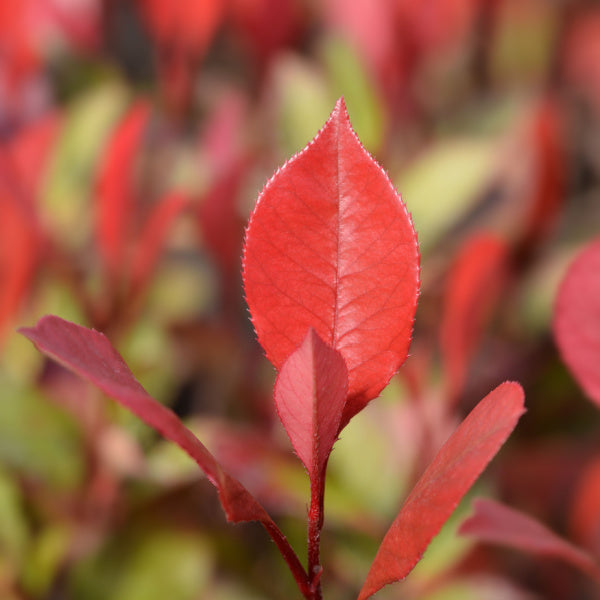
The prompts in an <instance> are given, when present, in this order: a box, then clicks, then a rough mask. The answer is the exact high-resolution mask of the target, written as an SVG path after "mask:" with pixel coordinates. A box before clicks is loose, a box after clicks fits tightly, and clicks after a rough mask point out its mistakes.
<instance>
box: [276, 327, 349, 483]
mask: <svg viewBox="0 0 600 600" xmlns="http://www.w3.org/2000/svg"><path fill="white" fill-rule="evenodd" d="M347 392H348V371H347V369H346V364H345V362H344V359H343V357H342V355H341V354H340V353H339V352H338V351H337V350H334V349H333V348H330V347H329V346H327V344H325V342H323V340H322V339H321V338H320V337H319V335H318V334H317V333H316V332H315V330H314V329H310V330H309V331H308V332H307V334H306V337H305V338H304V340H303V341H302V344H301V345H300V347H299V348H298V349H297V350H296V351H295V352H293V353H292V354H291V355H290V356H289V358H288V359H287V360H286V361H285V362H284V363H283V365H282V367H281V371H280V372H279V376H278V377H277V381H276V383H275V405H276V406H277V412H278V413H279V418H280V419H281V422H282V423H283V426H284V427H285V430H286V431H287V434H288V436H289V437H290V440H291V442H292V445H293V446H294V450H296V454H297V455H298V458H300V460H301V461H302V462H303V463H304V466H305V467H306V470H307V471H308V473H309V475H310V478H311V481H316V480H317V479H318V478H319V477H321V476H322V475H323V474H324V469H325V466H326V465H327V459H328V458H329V454H330V453H331V449H332V448H333V444H334V442H335V440H336V439H337V435H338V431H339V428H340V422H341V420H342V411H343V409H344V404H345V403H346V396H347Z"/></svg>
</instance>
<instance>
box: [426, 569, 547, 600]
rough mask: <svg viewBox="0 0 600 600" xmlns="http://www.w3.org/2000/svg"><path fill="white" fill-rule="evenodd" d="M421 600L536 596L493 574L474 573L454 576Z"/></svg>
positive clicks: (505, 599)
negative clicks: (467, 575)
mask: <svg viewBox="0 0 600 600" xmlns="http://www.w3.org/2000/svg"><path fill="white" fill-rule="evenodd" d="M420 598H421V600H482V598H485V600H536V598H538V596H534V595H532V594H529V593H528V592H526V591H525V590H522V589H519V588H517V587H516V586H515V585H513V584H512V583H511V582H509V581H507V580H505V579H500V578H499V577H493V576H482V575H475V576H473V577H468V578H467V577H464V578H456V579H454V580H453V581H451V582H449V583H448V584H446V585H442V586H441V589H438V590H436V591H434V592H432V593H429V594H428V593H426V594H425V595H424V596H420Z"/></svg>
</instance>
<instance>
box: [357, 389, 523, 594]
mask: <svg viewBox="0 0 600 600" xmlns="http://www.w3.org/2000/svg"><path fill="white" fill-rule="evenodd" d="M523 400H524V396H523V390H522V388H521V386H520V385H519V384H518V383H513V382H506V383H503V384H501V385H500V386H498V387H497V388H496V389H495V390H493V391H492V392H490V393H489V394H488V395H487V396H486V397H485V398H484V399H483V400H482V401H481V402H480V403H479V404H478V405H477V406H476V407H475V408H474V409H473V410H472V411H471V413H470V414H469V415H468V416H467V418H466V419H465V420H464V421H463V422H462V423H461V424H460V425H459V427H458V428H457V429H456V431H455V432H454V433H453V434H452V435H451V436H450V438H449V439H448V441H447V442H446V443H445V444H444V446H443V447H442V448H441V450H440V451H439V452H438V454H437V456H436V457H435V458H434V459H433V461H432V463H431V464H430V465H429V467H427V469H426V470H425V472H424V473H423V475H422V476H421V478H420V479H419V481H418V482H417V484H416V485H415V487H414V488H413V490H412V491H411V493H410V495H409V496H408V498H407V499H406V501H405V502H404V505H403V506H402V508H401V509H400V513H399V514H398V516H397V517H396V519H395V520H394V522H393V523H392V526H391V527H390V529H389V530H388V532H387V533H386V535H385V537H384V539H383V542H382V544H381V546H380V547H379V550H378V552H377V555H376V556H375V560H374V561H373V564H372V566H371V569H370V571H369V574H368V576H367V579H366V581H365V584H364V585H363V588H362V590H361V592H360V595H359V597H358V600H366V598H369V597H370V596H372V595H373V594H374V593H375V592H377V591H378V590H380V589H381V588H382V587H383V586H385V585H387V584H388V583H393V582H394V581H399V580H400V579H403V578H404V577H406V576H407V575H408V574H409V573H410V571H411V570H412V569H413V567H414V566H415V565H416V564H417V562H418V561H419V560H420V559H421V557H422V555H423V552H425V549H426V548H427V546H428V545H429V542H430V541H431V539H432V538H433V536H435V535H436V534H437V532H438V531H439V530H440V528H441V527H442V525H443V524H444V523H445V522H446V520H447V519H448V517H449V516H450V515H451V514H452V512H453V511H454V509H455V508H456V506H457V504H458V503H459V501H460V500H461V498H462V497H463V496H464V495H465V493H466V492H467V491H468V490H469V488H470V487H471V486H472V485H473V482H474V481H475V479H477V477H479V475H480V474H481V472H482V471H483V469H484V468H485V467H486V466H487V464H488V463H489V461H490V460H491V459H492V458H493V457H494V455H495V454H496V453H497V452H498V450H499V449H500V447H501V446H502V444H503V443H504V442H505V441H506V438H507V437H508V436H509V435H510V433H511V432H512V430H513V429H514V428H515V425H516V424H517V421H518V419H519V417H520V416H521V415H522V414H523V412H524V410H525V409H524V406H523Z"/></svg>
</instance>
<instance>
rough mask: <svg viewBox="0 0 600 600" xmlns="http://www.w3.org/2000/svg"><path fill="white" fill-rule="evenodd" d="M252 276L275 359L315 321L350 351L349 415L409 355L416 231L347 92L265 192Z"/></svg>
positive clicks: (258, 317)
mask: <svg viewBox="0 0 600 600" xmlns="http://www.w3.org/2000/svg"><path fill="white" fill-rule="evenodd" d="M244 282H245V289H246V298H247V301H248V306H249V308H250V313H251V315H252V321H253V323H254V327H255V328H256V332H257V335H258V339H259V341H260V343H261V344H262V346H263V348H264V349H265V351H266V353H267V357H268V358H269V359H270V360H271V362H272V363H273V364H274V365H275V367H276V368H280V367H281V365H282V364H283V361H284V360H285V359H286V358H287V357H288V356H289V355H290V354H291V352H292V351H293V350H295V349H296V348H297V347H298V346H299V344H300V342H301V341H302V339H303V338H304V335H305V334H306V331H307V329H308V328H309V327H313V328H314V329H315V331H316V332H317V333H318V334H319V336H320V337H321V338H322V339H323V340H324V341H325V342H326V343H327V344H328V345H330V346H331V347H333V348H335V349H336V350H338V351H339V352H341V354H342V356H343V357H344V359H345V361H346V365H347V367H348V373H349V390H348V394H349V400H348V403H347V404H346V409H345V412H344V418H343V419H342V423H343V424H344V423H346V422H347V421H348V420H349V419H350V418H351V417H352V416H353V415H355V414H356V413H357V412H359V411H360V410H361V409H362V408H363V407H364V406H365V405H366V404H367V402H369V400H371V399H372V398H374V397H375V396H376V395H377V394H379V392H380V391H381V390H382V389H383V388H384V387H385V385H386V384H387V383H388V381H389V380H390V377H391V376H392V375H393V374H394V373H395V372H396V371H397V369H398V368H399V367H400V365H401V364H402V363H403V362H404V360H405V358H406V354H407V352H408V346H409V344H410V337H411V332H412V324H413V318H414V314H415V310H416V303H417V295H418V289H419V254H418V247H417V239H416V235H415V232H414V229H413V226H412V222H411V220H410V216H409V214H408V212H407V211H406V207H405V206H404V204H403V203H402V200H401V199H400V197H399V195H398V194H397V192H396V191H395V189H394V187H393V185H392V184H391V182H390V180H389V178H388V177H387V176H386V174H385V172H384V171H383V170H382V169H381V167H379V165H377V163H376V162H375V161H374V160H373V159H372V158H371V156H370V155H369V154H368V152H367V151H366V150H365V149H364V148H363V146H362V145H361V143H360V141H359V140H358V138H357V137H356V134H355V133H354V131H353V130H352V127H351V125H350V120H349V118H348V113H347V111H346V107H345V104H344V101H343V99H340V100H339V101H338V102H337V104H336V106H335V109H334V110H333V112H332V113H331V116H330V118H329V120H328V121H327V123H326V124H325V126H324V127H323V129H322V130H321V131H320V132H319V133H318V134H317V136H316V137H315V138H314V140H313V141H312V142H311V143H310V144H309V145H308V146H307V147H306V148H305V149H304V150H303V151H302V152H300V153H299V154H297V155H296V156H294V157H293V158H292V159H290V160H289V161H288V162H287V163H286V164H285V166H283V167H282V168H281V169H280V170H279V171H277V173H275V175H274V176H273V177H272V178H271V180H270V181H269V182H268V183H267V185H266V186H265V187H264V189H263V191H262V193H261V194H260V196H259V199H258V201H257V203H256V207H255V209H254V212H253V214H252V217H251V219H250V223H249V225H248V229H247V232H246V243H245V252H244Z"/></svg>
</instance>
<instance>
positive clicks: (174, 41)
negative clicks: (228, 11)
mask: <svg viewBox="0 0 600 600" xmlns="http://www.w3.org/2000/svg"><path fill="white" fill-rule="evenodd" d="M138 4H139V6H140V8H141V10H142V13H143V15H144V18H145V20H146V22H147V24H148V27H149V29H150V32H151V34H152V36H153V37H154V39H155V40H156V41H157V43H158V44H160V45H175V46H178V47H180V48H186V49H187V51H188V52H190V53H192V54H196V55H200V54H203V53H204V51H205V50H206V48H207V46H208V44H209V43H210V42H211V40H212V38H213V36H214V34H215V31H216V29H217V27H218V25H219V23H220V21H221V18H222V15H223V7H224V2H223V0H177V1H176V2H172V1H171V0H138Z"/></svg>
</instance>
